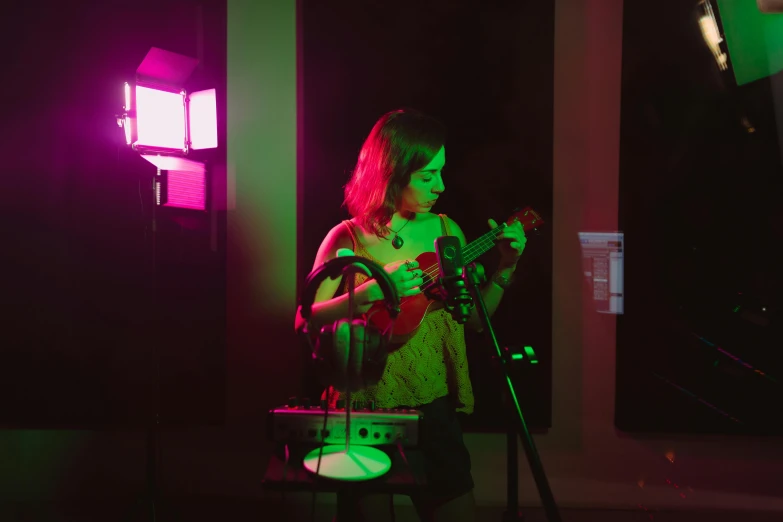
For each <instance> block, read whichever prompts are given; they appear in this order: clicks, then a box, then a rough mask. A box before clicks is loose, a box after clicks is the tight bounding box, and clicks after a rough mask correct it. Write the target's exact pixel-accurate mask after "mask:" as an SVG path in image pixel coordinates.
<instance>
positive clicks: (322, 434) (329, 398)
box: [310, 386, 334, 522]
mask: <svg viewBox="0 0 783 522" xmlns="http://www.w3.org/2000/svg"><path fill="white" fill-rule="evenodd" d="M333 391H334V388H333V387H332V386H329V387H328V388H327V389H326V408H324V424H323V426H322V427H321V432H320V433H319V435H320V439H321V447H320V448H319V451H318V464H317V465H316V467H315V477H313V499H312V502H311V507H310V520H311V522H315V497H316V494H317V490H316V486H317V484H316V480H318V472H319V471H320V470H321V457H322V456H323V453H324V444H325V442H324V438H325V434H326V423H327V421H328V420H329V405H330V404H331V403H332V392H333Z"/></svg>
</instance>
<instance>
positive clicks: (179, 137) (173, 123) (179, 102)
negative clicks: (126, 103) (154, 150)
mask: <svg viewBox="0 0 783 522" xmlns="http://www.w3.org/2000/svg"><path fill="white" fill-rule="evenodd" d="M136 127H137V131H136V132H137V134H138V138H137V144H139V145H142V146H148V147H160V148H166V149H176V150H182V149H183V148H184V146H185V104H184V102H183V99H182V94H181V93H177V92H167V91H160V90H157V89H150V88H148V87H141V86H138V85H137V86H136Z"/></svg>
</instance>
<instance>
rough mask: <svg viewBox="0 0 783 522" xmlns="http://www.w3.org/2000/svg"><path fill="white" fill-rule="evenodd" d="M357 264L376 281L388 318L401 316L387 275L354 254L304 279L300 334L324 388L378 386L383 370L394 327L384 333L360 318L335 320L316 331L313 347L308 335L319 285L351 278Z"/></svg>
mask: <svg viewBox="0 0 783 522" xmlns="http://www.w3.org/2000/svg"><path fill="white" fill-rule="evenodd" d="M355 265H360V266H361V267H363V268H364V269H366V270H364V271H365V273H366V272H369V274H370V275H371V276H372V277H373V278H374V279H375V281H376V282H377V283H378V286H380V288H381V290H382V291H383V300H384V302H385V303H386V309H387V310H388V312H389V317H391V318H392V320H393V319H395V318H396V317H397V315H398V314H399V313H400V298H399V296H398V295H397V288H395V286H394V283H393V282H392V280H391V278H390V277H389V274H387V273H386V270H384V269H383V268H382V267H381V266H380V265H378V264H377V263H374V262H373V261H370V260H369V259H364V258H362V257H358V256H355V255H350V256H340V257H336V258H334V259H331V260H329V261H327V262H326V263H324V264H323V265H321V266H320V267H318V268H316V269H315V270H313V271H312V272H311V273H310V274H309V275H308V276H307V279H306V280H305V287H304V290H302V295H301V297H300V299H299V304H300V305H301V307H302V309H301V315H302V318H303V319H304V320H305V328H304V330H302V334H303V335H304V336H305V337H306V340H307V343H308V345H309V346H310V349H311V352H312V354H311V355H312V360H313V362H314V363H315V366H316V371H317V373H318V375H319V376H320V378H321V380H322V381H323V382H322V384H324V385H325V386H334V387H335V389H337V390H351V391H356V390H360V389H362V388H365V387H367V386H370V385H372V384H375V383H377V382H378V381H379V380H380V379H381V376H382V375H383V371H384V369H385V368H386V358H387V357H388V352H387V345H388V343H389V340H390V339H391V335H392V330H393V328H392V327H391V326H389V328H388V332H387V333H385V334H384V333H383V332H381V331H379V330H378V329H377V328H376V327H374V326H371V325H369V324H367V323H366V322H365V321H364V320H363V319H354V320H353V321H351V320H349V319H338V320H337V321H335V322H334V324H331V325H325V326H324V327H322V328H321V331H320V332H318V337H317V339H316V341H315V345H313V342H312V341H313V334H314V333H315V332H310V317H311V316H312V312H313V304H314V301H315V294H316V291H317V290H318V287H319V286H320V284H321V282H322V281H323V280H324V279H326V278H327V277H331V278H332V279H337V278H338V277H340V276H342V275H346V276H351V277H353V270H350V269H351V268H352V269H354V270H356V271H361V270H362V269H361V268H360V267H357V266H355Z"/></svg>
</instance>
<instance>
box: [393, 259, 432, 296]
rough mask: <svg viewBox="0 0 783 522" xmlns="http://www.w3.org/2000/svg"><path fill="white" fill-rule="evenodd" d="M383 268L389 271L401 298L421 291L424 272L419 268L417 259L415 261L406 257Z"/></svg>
mask: <svg viewBox="0 0 783 522" xmlns="http://www.w3.org/2000/svg"><path fill="white" fill-rule="evenodd" d="M383 268H384V270H386V272H388V274H389V277H390V278H391V280H392V282H393V283H394V286H395V287H396V288H397V294H398V295H399V296H400V298H402V297H409V296H412V295H416V294H420V293H421V285H422V284H424V273H423V272H422V271H421V270H420V269H419V262H418V261H416V260H415V259H414V260H413V261H409V260H405V259H403V260H401V261H393V262H391V263H389V264H387V265H385V266H384V267H383Z"/></svg>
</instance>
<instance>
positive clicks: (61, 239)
mask: <svg viewBox="0 0 783 522" xmlns="http://www.w3.org/2000/svg"><path fill="white" fill-rule="evenodd" d="M3 21H4V24H3V30H2V31H0V33H1V34H2V38H3V42H2V43H3V44H4V45H3V48H4V49H6V50H10V55H9V54H6V57H7V58H10V60H6V61H5V62H4V71H3V76H4V80H3V82H2V91H3V92H2V99H3V100H4V103H3V108H4V110H3V113H4V114H3V120H4V121H3V126H2V128H3V130H2V145H0V146H1V147H2V152H3V153H2V160H0V161H1V162H2V167H0V168H1V169H2V179H3V183H4V187H3V190H2V191H0V193H2V196H3V197H2V214H3V219H2V222H3V225H4V226H3V237H4V247H3V249H2V250H3V254H2V256H0V259H2V265H1V269H2V272H3V275H4V277H3V280H4V284H3V290H2V295H3V303H4V307H3V308H4V311H3V324H4V327H3V331H2V345H3V349H2V355H0V382H2V390H3V391H2V393H0V396H1V397H2V399H0V401H1V402H0V411H2V414H0V424H3V425H10V426H39V427H48V426H75V427H79V426H90V425H97V426H101V425H105V426H111V425H122V424H132V425H135V424H140V423H146V422H147V420H148V419H149V418H150V417H151V415H152V413H153V412H154V411H155V410H158V411H159V412H160V413H162V414H163V419H164V421H165V420H169V421H172V422H175V421H176V422H196V423H201V422H214V421H215V420H219V419H220V418H221V415H222V414H221V411H222V408H223V396H222V391H223V387H222V379H223V377H222V374H223V372H222V367H223V353H224V347H223V342H222V337H223V335H224V334H223V332H224V326H223V324H224V315H225V312H224V310H225V301H224V292H223V291H222V290H221V289H222V287H223V286H224V283H223V279H224V278H223V275H222V270H223V269H222V265H223V252H222V251H221V249H220V248H218V249H216V250H214V251H213V250H211V249H210V241H209V240H210V229H209V226H208V224H209V220H208V216H207V215H206V214H201V215H199V214H192V213H191V214H175V213H172V212H166V211H165V209H159V211H158V213H157V225H158V226H157V232H156V234H155V235H153V227H152V218H153V213H152V192H151V189H150V186H151V185H150V184H151V180H152V176H153V175H154V174H155V169H154V167H153V166H152V165H151V164H149V163H147V162H146V161H144V160H143V159H142V158H140V157H139V155H138V154H137V153H135V152H134V151H132V150H130V149H129V148H128V147H127V146H126V145H125V142H124V135H123V132H122V129H120V128H119V127H118V126H117V124H116V121H115V118H114V116H115V114H118V113H121V112H122V104H123V98H122V84H123V82H125V81H132V80H133V79H134V75H135V70H136V67H138V65H139V64H140V63H141V61H142V60H143V59H144V56H145V55H146V53H147V51H148V50H149V48H150V47H153V46H156V47H161V48H163V49H166V50H169V51H173V52H178V53H181V54H185V55H188V56H192V57H194V58H199V59H200V60H201V63H200V65H199V67H198V68H197V70H196V71H195V73H194V74H193V75H192V77H191V78H190V80H189V83H188V84H186V85H185V87H186V88H187V89H189V90H195V89H198V88H206V87H215V88H217V89H218V93H219V96H220V103H221V104H222V106H224V105H225V98H224V93H225V81H226V80H225V6H224V5H220V2H201V3H198V4H196V3H193V2H184V1H183V2H175V1H164V2H131V3H128V2H79V3H77V4H73V5H72V4H68V3H62V4H58V5H47V6H46V8H45V9H41V8H40V6H38V5H36V4H35V3H16V4H15V5H14V6H13V7H11V8H9V10H7V11H6V12H5V14H4V15H3ZM6 52H7V53H8V52H9V51H6ZM220 112H221V113H224V110H222V108H221V110H220ZM220 120H221V131H220V141H221V144H224V143H225V130H224V128H225V125H224V121H223V116H222V114H221V117H220ZM193 159H201V160H204V161H208V162H210V164H221V163H222V164H225V152H224V149H223V145H221V148H219V149H217V150H214V151H207V152H204V153H202V154H200V155H198V154H195V155H194V156H193ZM153 239H155V240H156V241H157V249H156V251H155V255H154V256H153V248H152V245H153V243H152V241H153ZM221 248H222V247H221ZM158 361H159V362H160V365H159V367H160V379H158V377H157V376H158ZM158 382H159V383H161V386H162V388H161V390H162V392H161V394H160V395H159V394H158V393H157V391H156V390H157V386H156V384H157V383H158ZM157 397H160V398H161V401H162V403H161V405H160V406H159V407H157V406H155V403H156V398H157Z"/></svg>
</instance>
